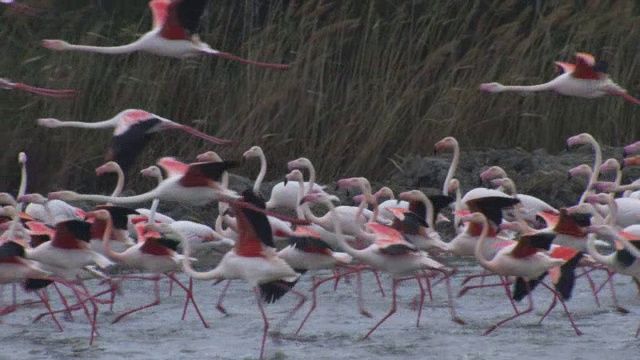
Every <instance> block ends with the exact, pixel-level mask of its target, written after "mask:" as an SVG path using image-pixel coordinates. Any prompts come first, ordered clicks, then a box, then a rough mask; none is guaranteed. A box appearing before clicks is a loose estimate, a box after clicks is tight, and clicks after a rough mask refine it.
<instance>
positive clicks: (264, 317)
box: [253, 286, 269, 359]
mask: <svg viewBox="0 0 640 360" xmlns="http://www.w3.org/2000/svg"><path fill="white" fill-rule="evenodd" d="M253 291H254V292H255V294H256V298H257V300H258V308H259V309H260V313H261V314H262V321H264V330H263V332H262V345H260V359H262V357H263V355H264V344H265V342H266V341H267V332H268V331H269V319H267V314H266V313H265V312H264V306H263V305H262V296H260V288H259V287H257V286H256V287H255V288H253Z"/></svg>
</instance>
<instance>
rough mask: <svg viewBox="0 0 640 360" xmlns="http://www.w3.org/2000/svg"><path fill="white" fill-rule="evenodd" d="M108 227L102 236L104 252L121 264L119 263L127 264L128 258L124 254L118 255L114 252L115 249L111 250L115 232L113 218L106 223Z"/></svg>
mask: <svg viewBox="0 0 640 360" xmlns="http://www.w3.org/2000/svg"><path fill="white" fill-rule="evenodd" d="M106 223H107V225H106V227H105V229H104V233H103V234H102V243H103V245H104V252H105V253H106V254H107V256H108V257H110V258H111V259H113V260H115V261H117V262H119V263H123V264H126V263H127V258H126V257H125V256H123V255H122V253H118V252H115V251H113V249H111V232H112V230H113V219H112V218H111V217H109V219H108V220H107V221H106Z"/></svg>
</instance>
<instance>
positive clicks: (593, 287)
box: [576, 266, 609, 307]
mask: <svg viewBox="0 0 640 360" xmlns="http://www.w3.org/2000/svg"><path fill="white" fill-rule="evenodd" d="M595 269H596V268H591V269H585V268H584V266H583V267H582V274H581V275H584V276H586V277H587V281H588V282H589V287H590V288H591V293H592V294H593V297H594V299H595V301H596V305H597V306H598V307H600V299H598V293H597V292H596V285H595V283H594V282H593V279H592V278H591V274H590V272H592V271H593V270H595ZM576 279H577V277H576ZM607 279H609V278H607Z"/></svg>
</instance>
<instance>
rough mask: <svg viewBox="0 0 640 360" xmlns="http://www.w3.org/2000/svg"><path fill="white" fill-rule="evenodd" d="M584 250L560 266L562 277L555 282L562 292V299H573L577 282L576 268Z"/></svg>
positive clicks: (558, 289) (557, 289)
mask: <svg viewBox="0 0 640 360" xmlns="http://www.w3.org/2000/svg"><path fill="white" fill-rule="evenodd" d="M583 255H584V252H582V251H579V252H577V253H576V254H575V255H574V256H573V257H572V258H571V259H570V260H569V261H567V262H566V263H564V264H562V266H560V279H559V280H558V283H556V284H554V285H555V288H556V291H557V292H558V293H559V294H560V296H561V298H562V300H569V299H571V295H572V292H573V288H574V286H575V283H576V275H575V270H576V266H578V262H579V261H580V259H582V256H583Z"/></svg>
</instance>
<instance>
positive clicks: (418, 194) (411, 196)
mask: <svg viewBox="0 0 640 360" xmlns="http://www.w3.org/2000/svg"><path fill="white" fill-rule="evenodd" d="M425 199H427V197H426V195H425V194H424V193H423V192H422V191H420V190H409V191H404V192H401V193H400V194H398V200H404V201H424V200H425Z"/></svg>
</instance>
